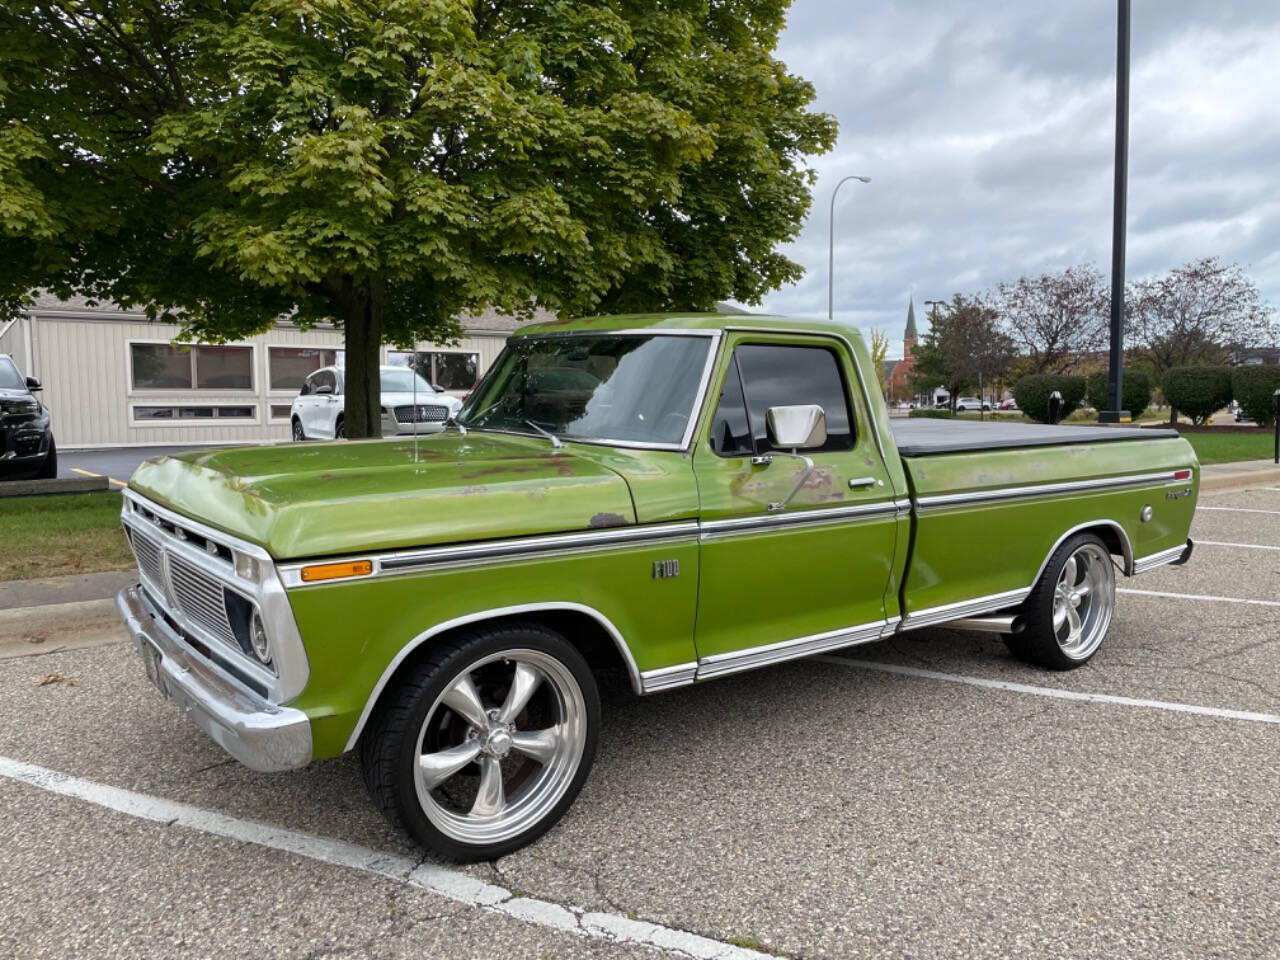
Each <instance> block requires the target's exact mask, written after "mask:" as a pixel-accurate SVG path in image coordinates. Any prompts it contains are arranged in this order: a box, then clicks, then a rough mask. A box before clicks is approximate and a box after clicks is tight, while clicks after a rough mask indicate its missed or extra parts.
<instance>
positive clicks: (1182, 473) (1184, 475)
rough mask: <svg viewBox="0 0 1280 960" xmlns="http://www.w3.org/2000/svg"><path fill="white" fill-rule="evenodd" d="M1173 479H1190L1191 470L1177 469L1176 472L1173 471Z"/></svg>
mask: <svg viewBox="0 0 1280 960" xmlns="http://www.w3.org/2000/svg"><path fill="white" fill-rule="evenodd" d="M1173 479H1175V480H1190V479H1191V471H1190V470H1179V471H1177V472H1176V473H1174V475H1173Z"/></svg>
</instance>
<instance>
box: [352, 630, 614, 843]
mask: <svg viewBox="0 0 1280 960" xmlns="http://www.w3.org/2000/svg"><path fill="white" fill-rule="evenodd" d="M599 726H600V700H599V694H598V693H597V690H596V685H595V679H594V677H593V676H592V675H591V670H590V668H589V667H588V666H587V663H586V661H585V660H584V659H583V657H582V654H581V653H579V652H578V650H577V649H576V648H575V647H573V646H572V645H571V644H570V643H569V642H568V641H566V640H565V639H564V638H563V637H561V636H560V635H559V634H556V633H554V632H552V631H550V630H547V629H545V628H543V627H540V626H537V625H533V624H528V625H517V626H504V627H496V628H490V629H480V630H475V631H469V632H468V633H466V634H464V635H461V636H459V637H458V638H457V639H455V640H454V641H453V642H450V643H446V644H443V645H442V646H441V647H439V648H438V649H436V650H434V651H432V653H431V654H430V655H429V656H428V657H426V658H424V659H423V660H421V661H420V662H418V663H417V664H416V665H415V666H414V667H413V668H411V669H410V670H409V671H408V673H407V675H406V676H405V677H404V678H403V680H402V681H401V682H400V684H399V685H398V686H397V687H396V688H395V690H393V691H390V692H389V693H388V695H387V697H386V698H385V701H384V702H383V703H381V704H379V707H378V710H377V711H376V712H375V714H374V717H373V718H371V721H370V725H369V728H368V729H366V730H365V732H364V735H363V736H362V737H361V741H360V761H361V767H362V769H363V771H364V780H365V785H366V786H367V787H368V789H369V793H370V795H371V796H372V797H373V800H374V802H375V803H377V805H378V806H379V807H380V808H381V809H382V811H383V813H384V814H386V815H387V817H388V819H390V820H391V821H392V823H394V824H397V825H399V826H402V827H404V828H406V829H408V831H409V832H410V833H411V834H412V835H413V836H414V837H415V838H416V839H417V840H418V841H419V842H420V843H421V844H422V845H423V846H424V847H426V848H428V849H429V850H431V851H433V852H434V853H436V854H438V855H440V856H442V857H445V858H447V859H450V860H459V861H468V860H493V859H496V858H498V857H501V856H504V855H506V854H508V853H511V852H512V851H513V850H517V849H519V848H520V847H523V846H525V845H527V844H529V843H531V842H533V841H534V840H535V839H537V838H538V837H539V836H541V835H542V834H543V833H544V832H546V831H547V830H549V829H550V828H551V827H552V826H553V825H554V824H555V823H556V821H558V820H559V819H560V818H561V817H562V816H563V815H564V813H565V811H566V810H568V808H569V806H570V804H572V803H573V800H574V798H575V797H577V795H578V792H579V791H580V790H581V789H582V784H583V783H584V782H585V781H586V778H587V774H588V773H589V772H590V770H591V763H592V761H593V759H594V758H595V752H596V740H597V736H598V731H599Z"/></svg>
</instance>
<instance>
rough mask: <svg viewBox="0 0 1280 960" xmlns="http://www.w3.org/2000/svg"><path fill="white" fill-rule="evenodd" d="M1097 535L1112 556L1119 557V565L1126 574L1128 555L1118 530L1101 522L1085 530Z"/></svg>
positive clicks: (1127, 572)
mask: <svg viewBox="0 0 1280 960" xmlns="http://www.w3.org/2000/svg"><path fill="white" fill-rule="evenodd" d="M1086 532H1088V533H1093V534H1096V535H1097V536H1098V539H1100V540H1101V541H1102V542H1103V543H1105V544H1106V545H1107V550H1108V551H1110V553H1111V554H1112V556H1116V557H1119V558H1120V567H1121V569H1122V570H1124V573H1125V575H1126V576H1128V574H1129V555H1128V554H1127V553H1126V552H1125V548H1124V539H1123V538H1122V537H1121V536H1120V531H1118V530H1117V529H1116V528H1115V527H1113V526H1111V525H1110V524H1107V523H1103V524H1099V525H1098V526H1096V527H1089V529H1088V530H1087V531H1086Z"/></svg>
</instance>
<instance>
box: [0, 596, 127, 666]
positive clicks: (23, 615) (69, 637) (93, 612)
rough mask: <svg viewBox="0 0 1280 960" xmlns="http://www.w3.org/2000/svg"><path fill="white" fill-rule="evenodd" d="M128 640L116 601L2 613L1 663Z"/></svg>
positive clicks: (10, 610) (66, 604)
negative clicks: (57, 651)
mask: <svg viewBox="0 0 1280 960" xmlns="http://www.w3.org/2000/svg"><path fill="white" fill-rule="evenodd" d="M127 639H128V636H127V634H126V633H125V630H124V625H123V624H122V623H121V622H120V616H119V614H117V613H116V607H115V601H114V600H79V601H75V602H73V603H49V604H43V605H41V606H38V607H14V608H13V609H9V610H0V660H8V659H11V658H13V657H21V656H32V655H34V654H40V653H48V652H52V651H54V650H65V649H73V648H78V647H89V646H101V645H103V644H107V643H122V642H124V641H125V640H127Z"/></svg>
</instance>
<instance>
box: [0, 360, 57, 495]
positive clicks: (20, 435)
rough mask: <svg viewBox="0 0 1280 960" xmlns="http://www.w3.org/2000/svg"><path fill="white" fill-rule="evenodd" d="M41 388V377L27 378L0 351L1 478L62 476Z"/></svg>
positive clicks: (51, 423) (50, 420) (51, 425)
mask: <svg viewBox="0 0 1280 960" xmlns="http://www.w3.org/2000/svg"><path fill="white" fill-rule="evenodd" d="M39 390H40V381H39V380H37V379H36V378H35V377H26V378H25V379H24V378H23V376H22V374H20V373H18V368H17V366H16V365H15V364H14V362H13V360H11V359H10V358H9V357H8V356H7V355H5V354H3V353H0V480H9V479H17V478H27V477H38V478H41V479H45V478H52V477H56V476H57V475H58V448H57V447H56V446H55V445H54V442H53V418H52V417H50V416H49V411H48V409H47V408H46V407H45V405H44V404H43V403H41V402H40V401H39V400H37V399H36V397H35V394H36V393H38V392H39Z"/></svg>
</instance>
